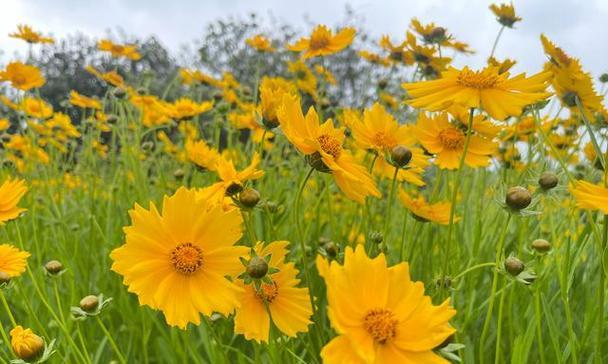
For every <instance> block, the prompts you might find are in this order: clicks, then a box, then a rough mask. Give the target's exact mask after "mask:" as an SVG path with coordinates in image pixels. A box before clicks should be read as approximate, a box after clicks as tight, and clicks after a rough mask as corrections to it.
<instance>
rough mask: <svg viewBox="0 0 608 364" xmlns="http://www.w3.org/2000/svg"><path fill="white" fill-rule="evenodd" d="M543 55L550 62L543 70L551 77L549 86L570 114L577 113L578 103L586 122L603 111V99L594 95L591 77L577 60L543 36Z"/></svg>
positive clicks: (596, 94)
mask: <svg viewBox="0 0 608 364" xmlns="http://www.w3.org/2000/svg"><path fill="white" fill-rule="evenodd" d="M540 39H541V42H542V44H543V48H544V50H545V53H546V54H547V55H548V56H549V57H550V61H549V62H547V63H546V64H545V69H546V70H548V71H550V72H551V74H552V75H553V78H552V79H551V86H553V89H554V90H555V92H556V93H557V96H559V99H560V100H561V102H562V103H563V104H564V105H565V106H566V107H568V108H569V109H570V111H571V112H574V113H576V112H578V111H579V109H578V105H577V101H578V103H580V105H581V108H582V110H583V113H584V115H585V117H586V118H587V120H589V121H592V120H594V118H593V114H592V112H594V111H601V110H603V108H604V106H603V105H602V100H603V97H602V95H599V94H598V93H596V91H595V89H594V87H593V79H592V78H591V75H590V74H589V73H587V72H584V71H583V68H582V66H581V64H580V62H579V60H578V59H575V58H572V57H570V56H568V55H567V54H566V53H565V52H564V51H563V50H562V49H561V48H559V47H557V46H555V44H553V43H552V42H551V41H550V40H549V39H548V38H547V37H545V35H544V34H541V36H540Z"/></svg>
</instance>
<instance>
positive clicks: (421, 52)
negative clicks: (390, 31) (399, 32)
mask: <svg viewBox="0 0 608 364" xmlns="http://www.w3.org/2000/svg"><path fill="white" fill-rule="evenodd" d="M405 48H406V50H407V52H409V53H410V54H411V56H412V59H413V60H414V62H416V63H417V64H418V66H419V67H420V68H421V69H422V72H423V74H424V75H425V76H427V77H429V76H432V77H436V76H438V75H439V73H440V72H443V71H445V69H446V67H447V65H448V64H449V63H450V62H451V61H452V59H451V58H448V57H441V56H439V51H438V49H437V48H436V47H434V46H426V45H422V44H418V40H417V39H416V36H414V34H412V32H410V31H408V32H407V33H406V40H405Z"/></svg>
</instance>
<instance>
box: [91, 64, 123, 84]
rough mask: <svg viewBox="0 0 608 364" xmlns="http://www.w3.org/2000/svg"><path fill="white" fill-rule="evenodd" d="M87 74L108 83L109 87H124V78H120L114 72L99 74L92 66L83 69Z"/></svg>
mask: <svg viewBox="0 0 608 364" xmlns="http://www.w3.org/2000/svg"><path fill="white" fill-rule="evenodd" d="M84 69H85V70H86V71H87V72H89V73H91V74H92V75H93V76H95V77H97V78H99V79H101V80H104V81H105V82H107V83H109V84H110V85H112V86H114V87H121V88H122V87H124V86H125V80H124V78H122V76H121V75H119V74H118V72H116V71H110V72H105V73H102V72H99V71H98V70H96V69H95V68H94V67H93V66H86V67H85V68H84Z"/></svg>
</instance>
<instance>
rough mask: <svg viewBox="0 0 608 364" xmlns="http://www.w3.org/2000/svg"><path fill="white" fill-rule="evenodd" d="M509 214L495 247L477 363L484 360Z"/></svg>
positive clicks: (509, 220)
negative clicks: (493, 265)
mask: <svg viewBox="0 0 608 364" xmlns="http://www.w3.org/2000/svg"><path fill="white" fill-rule="evenodd" d="M511 216H512V215H511V214H509V216H508V217H507V221H506V222H505V225H504V227H503V229H502V233H501V234H500V239H499V241H498V246H497V247H496V261H495V264H496V268H495V269H494V276H493V277H492V292H491V293H490V298H489V301H490V302H489V304H488V312H487V314H486V319H485V321H484V323H483V329H482V330H481V336H480V338H479V363H483V362H484V353H485V351H484V343H485V339H486V336H487V335H488V330H489V328H490V321H491V319H492V311H493V309H494V300H495V299H496V292H497V290H498V267H499V264H500V262H501V260H502V257H503V250H504V245H505V240H506V237H507V230H508V228H509V223H510V222H511Z"/></svg>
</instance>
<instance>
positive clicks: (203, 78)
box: [179, 68, 221, 87]
mask: <svg viewBox="0 0 608 364" xmlns="http://www.w3.org/2000/svg"><path fill="white" fill-rule="evenodd" d="M179 75H180V77H181V78H182V82H183V83H184V84H186V85H191V84H193V83H196V82H198V83H201V84H203V85H207V86H213V87H220V86H221V82H220V81H218V80H216V79H215V78H213V77H211V76H210V75H208V74H206V73H203V72H201V71H199V70H191V69H187V68H180V69H179Z"/></svg>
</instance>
